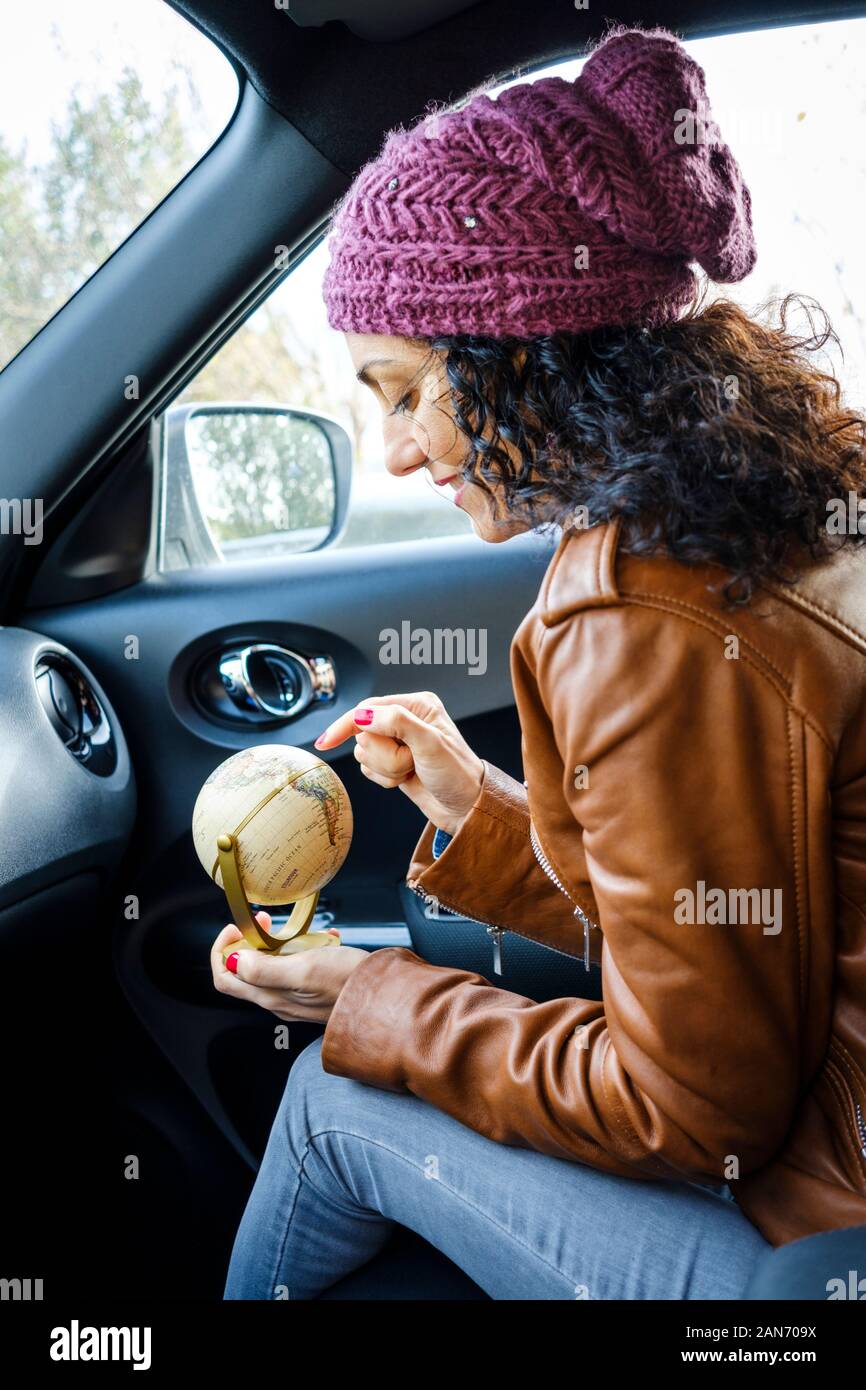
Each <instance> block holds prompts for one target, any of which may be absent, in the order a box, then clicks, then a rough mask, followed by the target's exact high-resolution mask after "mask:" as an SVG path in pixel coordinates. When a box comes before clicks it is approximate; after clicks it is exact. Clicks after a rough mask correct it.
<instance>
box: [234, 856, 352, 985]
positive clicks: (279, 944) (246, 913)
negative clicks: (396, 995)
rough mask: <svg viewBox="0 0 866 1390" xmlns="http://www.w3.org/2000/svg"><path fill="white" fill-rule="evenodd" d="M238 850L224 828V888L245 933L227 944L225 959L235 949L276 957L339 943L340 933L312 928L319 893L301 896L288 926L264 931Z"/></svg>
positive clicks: (242, 932) (237, 924) (242, 931)
mask: <svg viewBox="0 0 866 1390" xmlns="http://www.w3.org/2000/svg"><path fill="white" fill-rule="evenodd" d="M237 851H238V844H237V840H236V839H235V837H234V835H230V834H229V833H228V832H227V831H224V832H223V834H222V835H218V836H217V852H218V865H219V868H220V869H221V870H222V879H223V891H224V893H225V895H226V897H227V899H228V904H229V907H230V908H231V913H232V921H233V922H234V924H235V926H236V927H237V928H238V929H239V931H240V932H241V934H242V936H243V941H233V942H232V943H231V945H229V946H224V947H223V960H227V959H228V957H229V956H230V955H233V954H234V952H235V951H247V950H249V951H266V952H267V953H268V954H269V955H273V956H293V955H296V954H298V953H299V952H300V951H310V950H315V949H317V948H318V947H320V946H339V944H340V938H339V935H337V936H335V935H333V934H332V933H331V932H312V933H311V932H310V931H309V927H310V924H311V923H312V921H313V918H314V917H315V915H316V904H317V903H318V901H319V894H318V892H315V893H308V894H307V895H306V897H303V898H299V899H298V901H297V902H296V903H295V905H294V907H293V908H292V912H291V915H290V917H289V919H288V921H287V922H286V925H285V926H284V927H283V928H282V929H281V930H280V931H278V932H267V931H264V930H263V929H262V927H260V926H259V924H258V922H257V921H256V919H255V917H254V916H253V914H252V912H251V910H250V905H249V903H248V902H247V895H246V893H245V892H244V886H243V883H242V881H241V873H240V867H239V865H238V858H237Z"/></svg>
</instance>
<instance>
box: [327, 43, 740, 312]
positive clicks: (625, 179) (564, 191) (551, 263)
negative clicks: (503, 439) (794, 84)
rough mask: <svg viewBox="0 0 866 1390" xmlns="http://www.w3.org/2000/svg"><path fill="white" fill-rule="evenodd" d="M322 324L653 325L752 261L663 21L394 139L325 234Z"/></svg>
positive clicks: (732, 174) (731, 177)
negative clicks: (563, 71)
mask: <svg viewBox="0 0 866 1390" xmlns="http://www.w3.org/2000/svg"><path fill="white" fill-rule="evenodd" d="M329 249H330V253H331V260H330V264H329V266H328V269H327V271H326V274H325V280H324V297H325V304H326V306H327V311H328V320H329V322H330V324H331V327H332V328H337V329H343V330H345V331H348V332H354V333H386V334H397V335H404V336H408V337H433V336H435V335H436V334H440V333H443V334H445V333H473V334H486V335H490V336H492V337H505V336H511V335H513V336H516V337H531V336H533V335H539V334H545V333H553V332H557V331H559V330H567V331H570V332H581V331H584V330H586V329H589V328H592V327H595V326H599V325H605V324H607V325H611V326H613V325H620V324H639V325H645V326H647V327H652V326H655V325H658V324H661V323H664V322H666V321H668V320H670V319H673V318H676V317H677V316H678V313H679V311H680V310H681V309H682V308H684V306H685V305H686V304H687V303H688V302H689V300H690V299H691V298H692V296H693V293H694V290H695V278H694V273H693V271H692V270H691V269H690V262H692V261H697V262H698V263H699V264H700V265H701V266H702V267H703V269H704V270H705V271H706V273H707V275H708V276H709V277H710V278H711V279H712V280H716V281H723V282H724V281H734V280H742V279H743V277H744V276H746V275H747V274H748V273H749V271H750V270H751V269H752V266H753V265H754V264H755V258H756V251H755V243H754V239H753V235H752V217H751V200H750V198H749V190H748V188H747V187H746V185H745V183H744V182H743V177H742V174H741V172H740V169H739V166H738V164H737V162H736V160H735V159H734V156H733V155H732V154H731V151H730V150H729V149H728V147H727V145H726V144H725V143H724V142H723V141H722V139H721V137H720V135H719V131H718V127H717V126H716V125H715V124H714V122H713V121H712V119H711V116H710V110H709V103H708V101H707V94H706V88H705V85H704V72H703V69H702V68H700V67H699V66H698V64H697V63H696V62H695V61H694V60H693V59H692V58H690V57H689V55H688V54H687V53H686V51H685V49H684V48H683V47H682V45H681V44H680V43H679V41H678V40H677V39H676V38H675V37H674V35H673V34H671V33H670V32H669V31H668V30H666V29H660V28H657V29H650V30H641V29H624V28H622V27H621V26H620V27H617V28H616V29H614V30H612V31H611V32H610V33H609V34H608V35H607V36H606V37H605V39H604V40H603V41H602V42H601V43H600V44H599V46H598V47H597V48H596V49H595V50H594V52H593V53H592V54H591V55H590V57H589V58H588V59H587V61H586V62H585V64H584V66H583V70H582V72H581V73H580V75H579V76H578V78H577V79H576V80H575V81H574V82H567V81H566V80H565V79H564V78H561V77H547V78H542V79H540V80H539V81H537V82H534V83H530V82H526V83H522V84H520V85H518V86H514V87H511V88H509V89H508V90H507V91H504V92H502V93H501V95H500V96H499V97H498V98H496V99H494V98H492V97H489V96H487V95H484V94H482V95H478V96H475V97H474V98H473V99H472V100H471V101H470V102H468V103H467V105H465V106H463V107H462V108H460V109H458V110H456V111H442V112H437V113H436V114H433V115H428V116H427V117H426V118H422V120H421V121H420V122H418V123H417V124H416V125H414V126H412V127H411V128H410V129H408V130H406V129H402V128H401V129H397V130H395V131H392V132H391V133H390V134H389V135H388V136H387V137H386V140H385V143H384V145H383V148H382V152H381V154H380V155H379V156H378V157H377V158H376V159H374V160H372V161H371V162H370V163H369V164H367V165H365V166H364V168H363V169H362V170H361V172H360V173H359V174H358V176H357V178H356V179H355V181H354V182H353V184H352V186H351V188H350V189H349V191H348V193H347V194H346V195H345V197H344V198H343V199H342V201H341V202H340V204H339V205H338V207H337V209H336V211H335V213H334V217H333V220H332V224H331V237H330V241H329Z"/></svg>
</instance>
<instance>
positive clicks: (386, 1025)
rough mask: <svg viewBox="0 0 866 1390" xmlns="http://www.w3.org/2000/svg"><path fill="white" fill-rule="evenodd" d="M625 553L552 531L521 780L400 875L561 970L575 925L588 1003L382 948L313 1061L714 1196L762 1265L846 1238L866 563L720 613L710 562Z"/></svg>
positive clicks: (856, 554)
mask: <svg viewBox="0 0 866 1390" xmlns="http://www.w3.org/2000/svg"><path fill="white" fill-rule="evenodd" d="M617 538H618V528H617V526H616V525H615V524H614V525H610V526H600V527H595V528H593V529H591V530H584V531H577V532H566V533H565V534H564V535H563V538H562V541H561V542H560V544H559V546H558V548H557V551H556V553H555V555H554V556H553V558H552V560H551V563H550V565H549V567H548V569H547V572H546V574H545V577H544V581H543V584H542V587H541V590H540V593H539V596H538V599H537V601H536V603H535V605H534V606H533V608H532V610H531V611H530V612H529V613H528V614H527V616H526V617H525V618H524V620H523V622H522V623H521V625H520V627H519V629H518V631H517V633H516V634H515V637H514V640H513V643H512V648H511V670H512V679H513V683H514V690H515V697H516V701H517V708H518V712H519V715H520V722H521V727H522V732H523V759H524V771H525V776H526V779H527V780H526V784H525V786H521V784H520V783H519V782H516V781H514V780H513V779H512V778H511V777H509V776H507V775H506V774H505V773H503V772H501V771H499V770H497V769H496V768H494V767H492V766H490V765H489V764H485V777H484V782H483V785H482V788H481V792H480V794H479V797H478V799H477V801H476V803H475V805H474V807H473V809H472V811H471V812H470V814H469V816H468V818H467V819H466V821H465V822H464V824H463V825H462V827H461V829H460V830H459V831H458V833H457V834H456V835H455V836H454V838H453V839H452V840H451V842H450V844H448V846H447V848H446V849H445V850H444V852H443V853H442V854H441V855H440V857H439V859H437V860H434V859H433V856H432V842H433V835H434V827H433V826H432V825H430V824H428V825H427V827H426V828H425V830H424V833H423V834H422V836H421V838H420V840H419V842H418V845H417V847H416V849H415V852H414V856H413V860H412V863H411V866H410V869H409V874H408V881H409V883H410V885H411V886H412V887H414V888H415V889H416V890H417V891H419V892H423V893H425V894H428V895H430V896H432V897H435V898H437V899H438V900H439V902H440V903H441V904H442V905H443V906H447V907H451V908H456V909H457V910H459V911H460V912H462V913H464V914H465V915H467V916H470V917H475V918H478V919H479V920H481V921H483V922H487V923H489V924H495V925H499V926H503V927H506V928H507V929H508V930H510V931H516V932H521V933H523V934H524V935H525V936H528V937H532V938H534V939H535V940H537V941H540V942H543V943H545V944H548V945H551V946H555V947H558V948H559V949H560V950H565V951H568V952H571V953H573V954H575V955H582V954H583V949H584V935H585V934H586V935H587V936H588V939H589V945H590V951H591V956H592V959H593V960H595V961H599V962H600V963H601V967H602V972H603V975H602V978H603V991H604V1002H603V1003H600V1002H596V1001H588V1000H582V999H559V1000H555V1001H554V1002H552V1003H540V1004H539V1003H535V1002H533V1001H531V1000H529V999H524V998H522V997H521V996H519V995H516V994H512V993H509V992H506V991H503V990H501V989H498V988H496V987H494V986H492V985H490V984H489V983H488V982H487V981H486V980H485V979H484V978H483V977H481V976H480V975H477V974H475V973H473V972H470V971H464V970H457V969H450V968H443V967H439V966H433V965H430V964H428V963H426V962H425V961H423V960H421V959H420V958H419V957H418V956H417V955H416V954H415V953H414V952H412V951H410V950H407V949H404V948H388V949H384V950H380V951H374V952H372V953H371V955H370V958H369V960H367V961H364V962H363V963H362V965H361V966H359V967H358V968H357V969H356V970H355V971H354V973H353V974H352V975H351V976H350V978H349V980H348V982H347V984H346V986H345V988H344V989H343V990H342V992H341V994H340V996H339V998H338V1000H337V1003H336V1006H335V1008H334V1010H333V1012H332V1014H331V1017H330V1020H329V1023H328V1026H327V1028H326V1030H325V1036H324V1042H323V1049H322V1064H323V1066H324V1068H325V1070H326V1071H328V1072H335V1073H338V1074H340V1075H343V1076H350V1077H355V1078H357V1079H359V1080H361V1081H364V1082H367V1083H369V1084H371V1085H375V1086H379V1087H384V1088H387V1089H390V1090H398V1091H399V1090H402V1089H404V1088H405V1089H406V1090H409V1091H412V1092H414V1093H415V1095H417V1096H421V1097H422V1098H424V1099H425V1100H427V1101H429V1102H430V1103H432V1104H433V1105H435V1106H437V1107H438V1108H439V1109H441V1110H444V1111H447V1112H448V1113H449V1114H451V1115H453V1116H455V1117H456V1118H457V1119H458V1120H460V1121H461V1122H462V1123H463V1124H465V1125H467V1126H469V1127H471V1128H472V1129H474V1130H477V1131H479V1132H480V1133H482V1134H485V1135H487V1136H488V1137H489V1138H491V1139H493V1140H496V1141H498V1142H500V1143H503V1144H515V1145H520V1146H523V1147H529V1148H533V1149H536V1150H539V1151H540V1152H543V1153H547V1154H552V1155H555V1156H556V1157H558V1158H562V1159H571V1160H580V1161H582V1162H585V1163H588V1164H590V1165H592V1166H593V1167H595V1168H600V1169H605V1170H607V1171H608V1172H612V1173H619V1174H625V1175H628V1176H630V1177H634V1178H640V1179H653V1178H655V1179H658V1178H667V1179H683V1178H687V1179H689V1180H690V1181H697V1182H708V1183H714V1182H715V1183H718V1182H720V1181H725V1180H727V1181H729V1182H730V1185H731V1188H732V1190H733V1192H734V1194H735V1196H736V1198H737V1201H738V1203H739V1205H740V1206H741V1208H742V1209H743V1210H744V1211H745V1212H746V1214H747V1215H748V1216H749V1217H750V1218H751V1220H752V1221H753V1222H754V1223H755V1224H756V1225H757V1226H758V1228H759V1229H760V1230H761V1231H762V1232H763V1234H764V1235H765V1236H766V1238H767V1239H768V1240H769V1241H771V1242H772V1243H773V1244H775V1245H780V1244H784V1243H785V1242H786V1241H790V1240H794V1239H796V1238H797V1237H799V1236H804V1235H807V1234H809V1233H811V1232H814V1231H821V1230H826V1229H829V1228H831V1227H839V1226H854V1225H858V1224H861V1223H866V917H864V911H866V549H859V548H854V547H846V548H845V549H843V550H842V551H840V552H839V553H838V554H837V555H836V556H835V557H834V558H833V559H832V560H831V561H829V562H827V563H825V564H822V565H820V566H814V567H812V568H810V569H809V570H808V571H807V572H806V574H805V575H804V577H803V579H802V580H801V581H800V582H799V583H798V585H797V586H796V587H795V588H794V589H792V590H785V591H784V592H781V591H780V592H777V591H775V590H773V591H770V592H765V593H764V594H763V595H762V596H761V597H760V598H759V599H757V600H755V601H754V602H753V603H752V604H751V605H749V606H748V607H747V608H745V609H736V610H733V611H731V610H727V609H725V608H724V607H723V606H722V602H721V600H720V599H719V598H717V597H715V596H714V594H713V593H711V592H709V591H708V587H707V586H708V584H709V583H710V582H715V583H717V582H718V580H719V578H720V576H721V577H724V576H722V572H721V571H719V570H713V569H711V568H709V567H708V568H689V567H686V566H684V565H680V564H678V563H676V562H674V561H672V560H668V559H665V558H649V559H647V558H638V557H635V556H632V555H628V554H626V553H625V552H623V551H622V550H619V549H618V546H617ZM530 817H531V824H530ZM532 831H534V832H535V841H536V846H535V848H534V846H533V836H532V833H531V832H532ZM542 860H544V861H545V862H546V866H547V868H546V869H545V867H544V866H543V864H542ZM551 874H554V875H555V876H556V879H558V880H559V885H557V883H556V882H554V881H553V879H552V878H551V876H550V875H551ZM755 890H757V891H755ZM584 919H586V920H584ZM587 922H588V923H591V924H592V925H591V926H589V925H587Z"/></svg>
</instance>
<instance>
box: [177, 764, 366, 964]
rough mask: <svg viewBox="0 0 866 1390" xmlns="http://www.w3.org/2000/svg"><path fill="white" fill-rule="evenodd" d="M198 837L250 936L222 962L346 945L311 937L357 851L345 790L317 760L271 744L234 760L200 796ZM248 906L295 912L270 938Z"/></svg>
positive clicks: (195, 823)
mask: <svg viewBox="0 0 866 1390" xmlns="http://www.w3.org/2000/svg"><path fill="white" fill-rule="evenodd" d="M192 837H193V842H194V844H195V848H196V853H197V854H198V857H199V859H200V860H201V863H202V865H203V866H204V868H205V869H206V871H207V873H208V874H209V876H210V877H211V878H212V879H213V881H214V883H216V885H217V886H218V887H219V888H222V889H223V891H224V892H225V895H226V897H227V898H228V903H229V907H230V908H231V911H232V921H233V922H234V923H235V925H236V926H237V927H238V928H239V930H240V931H241V933H242V934H243V940H242V941H236V942H233V943H232V944H231V945H230V946H227V947H225V949H224V950H223V956H224V957H226V956H229V955H231V954H232V952H233V951H238V950H247V949H249V950H257V951H268V952H271V953H272V954H276V955H293V954H295V953H296V952H298V951H306V950H311V949H313V948H316V947H322V946H331V945H335V946H337V945H339V944H340V938H339V936H332V935H331V934H330V933H328V932H309V931H308V928H309V926H310V924H311V922H312V921H313V917H314V914H315V911H316V903H317V902H318V899H319V893H320V892H321V890H322V888H324V887H325V885H326V884H327V883H330V881H331V879H332V878H333V877H334V875H335V874H336V873H337V871H338V870H339V869H340V867H341V866H342V864H343V862H344V860H345V858H346V855H347V854H348V852H349V846H350V844H351V843H352V805H351V802H350V801H349V796H348V793H347V791H346V788H345V787H344V786H343V783H342V782H341V781H340V779H339V777H338V776H337V774H336V773H335V772H334V770H333V769H332V768H331V767H330V766H329V765H328V764H327V763H325V762H323V761H322V759H321V758H318V757H316V755H315V753H309V752H307V750H306V749H304V748H292V747H290V746H289V745H288V744H282V743H266V744H261V745H259V746H257V747H255V748H244V749H243V750H242V751H241V752H240V753H234V754H232V756H231V757H230V758H226V760H225V762H222V763H220V765H219V767H217V768H215V769H214V771H213V772H212V773H211V775H210V777H208V779H207V781H206V782H205V784H204V786H203V787H202V789H201V791H200V792H199V794H198V797H197V799H196V803H195V807H194V809H193V813H192ZM250 901H252V902H254V903H258V904H259V905H260V906H261V907H270V906H277V905H279V906H282V905H283V904H287V903H294V908H293V910H292V913H291V915H290V917H289V920H288V921H287V923H286V925H285V926H284V927H283V928H282V930H281V931H279V932H266V931H264V930H263V929H262V928H261V927H260V926H259V924H258V922H257V921H256V919H255V917H254V916H253V914H252V911H251V909H250V906H249V903H250Z"/></svg>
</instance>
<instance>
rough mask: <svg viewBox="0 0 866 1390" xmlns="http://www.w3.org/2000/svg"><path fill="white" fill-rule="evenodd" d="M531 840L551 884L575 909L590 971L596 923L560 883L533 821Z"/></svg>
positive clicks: (585, 963)
mask: <svg viewBox="0 0 866 1390" xmlns="http://www.w3.org/2000/svg"><path fill="white" fill-rule="evenodd" d="M529 838H530V840H531V841H532V848H533V850H534V852H535V857H536V859H537V860H538V862H539V864H540V865H541V867H542V869H543V870H544V872H545V873H546V874H547V877H548V878H549V879H550V881H551V883H555V884H556V886H557V888H558V889H559V890H560V892H561V893H564V894H565V896H566V897H567V898H568V901H569V902H570V903H571V904H572V906H573V907H574V916H575V917H576V918H577V920H578V921H579V922H580V924H581V926H582V927H583V966H584V969H585V970H589V968H590V961H589V933H590V932H591V931H592V930H593V929H595V927H596V923H595V922H591V921H590V919H589V918H588V917H587V915H586V913H585V912H584V911H583V909H582V908H580V907H578V905H577V903H576V902H575V901H574V898H573V897H572V896H571V894H570V893H569V891H568V889H567V888H566V887H564V885H563V884H562V883H561V882H560V880H559V878H558V876H557V874H556V873H555V872H554V869H553V867H552V865H551V863H550V860H549V859H548V857H547V855H546V854H545V853H544V850H543V849H542V848H541V842H540V841H539V839H538V836H537V835H536V833H535V826H534V825H533V824H532V821H530V822H529Z"/></svg>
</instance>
